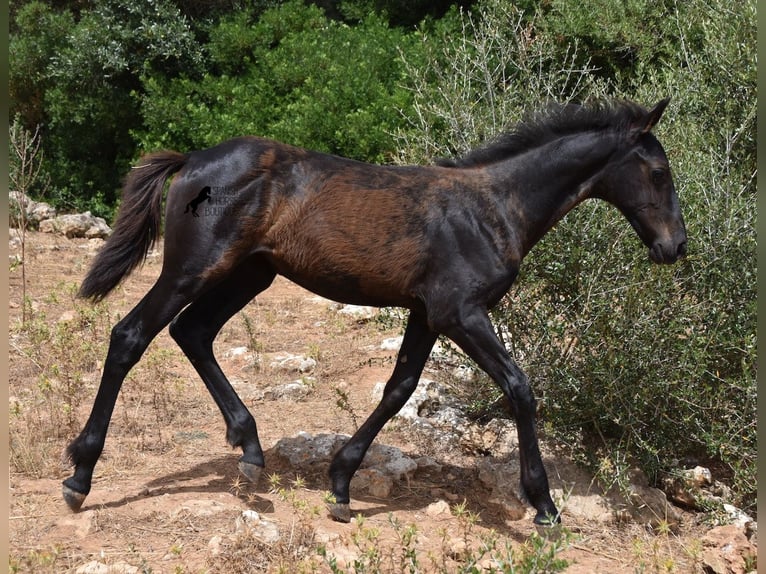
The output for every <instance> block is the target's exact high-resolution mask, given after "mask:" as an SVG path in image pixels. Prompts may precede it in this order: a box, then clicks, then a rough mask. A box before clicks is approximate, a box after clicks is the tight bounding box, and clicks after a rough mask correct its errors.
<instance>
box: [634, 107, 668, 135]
mask: <svg viewBox="0 0 766 574" xmlns="http://www.w3.org/2000/svg"><path fill="white" fill-rule="evenodd" d="M669 102H670V98H665V99H664V100H660V101H659V102H658V103H657V105H656V106H654V108H652V109H651V110H650V111H648V112H646V114H645V115H644V116H643V117H642V118H640V119H638V120H636V122H635V123H634V124H633V125H632V126H631V128H630V132H629V134H630V139H631V140H632V141H634V142H635V141H636V140H638V138H639V137H640V136H642V135H643V134H647V133H649V132H650V131H652V128H653V127H654V126H656V125H657V122H659V121H660V118H661V117H662V112H664V111H665V108H666V107H667V106H668V103H669Z"/></svg>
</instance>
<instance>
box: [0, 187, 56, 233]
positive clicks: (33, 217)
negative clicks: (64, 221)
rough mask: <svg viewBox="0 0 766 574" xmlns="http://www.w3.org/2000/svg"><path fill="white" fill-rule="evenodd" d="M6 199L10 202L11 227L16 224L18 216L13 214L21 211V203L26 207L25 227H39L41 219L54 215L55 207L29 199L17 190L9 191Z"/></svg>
mask: <svg viewBox="0 0 766 574" xmlns="http://www.w3.org/2000/svg"><path fill="white" fill-rule="evenodd" d="M8 200H9V204H10V213H11V221H10V223H11V226H12V227H17V226H18V223H19V221H18V217H17V216H16V215H14V214H18V213H20V212H21V206H22V205H24V206H25V207H26V209H25V216H26V220H27V227H28V228H29V229H37V228H39V226H40V223H41V222H42V221H45V220H47V219H53V218H54V217H56V209H55V208H53V207H51V206H50V205H48V204H47V203H45V202H42V201H34V200H33V199H30V198H29V196H27V195H25V194H23V193H21V192H19V191H11V192H9V194H8Z"/></svg>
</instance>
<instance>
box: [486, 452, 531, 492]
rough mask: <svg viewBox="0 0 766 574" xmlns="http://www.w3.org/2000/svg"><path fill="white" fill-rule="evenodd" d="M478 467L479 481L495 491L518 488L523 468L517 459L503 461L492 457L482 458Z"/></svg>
mask: <svg viewBox="0 0 766 574" xmlns="http://www.w3.org/2000/svg"><path fill="white" fill-rule="evenodd" d="M477 467H478V471H479V481H480V482H481V483H482V484H483V485H484V486H486V487H487V488H489V489H491V490H493V491H495V490H502V491H513V490H515V489H516V488H518V485H519V481H520V479H521V470H520V468H519V462H518V461H517V460H513V461H510V462H507V463H502V462H497V461H495V460H493V459H491V458H481V459H479V461H478V462H477Z"/></svg>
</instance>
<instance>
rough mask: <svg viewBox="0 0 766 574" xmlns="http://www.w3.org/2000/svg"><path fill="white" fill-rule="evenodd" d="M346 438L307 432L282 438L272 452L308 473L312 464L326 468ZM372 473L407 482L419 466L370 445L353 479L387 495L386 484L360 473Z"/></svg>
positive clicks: (398, 453)
mask: <svg viewBox="0 0 766 574" xmlns="http://www.w3.org/2000/svg"><path fill="white" fill-rule="evenodd" d="M348 439H349V436H348V435H336V434H319V435H316V436H312V435H310V434H309V433H304V432H301V433H298V435H296V436H294V437H290V438H282V439H280V440H279V441H277V444H276V445H274V452H275V454H277V456H280V457H282V458H284V459H287V461H288V462H289V463H290V465H291V466H293V467H295V468H302V469H306V470H310V468H311V467H312V466H313V465H316V464H326V465H329V464H330V461H331V460H332V457H333V455H334V454H335V453H336V452H337V451H338V449H340V448H341V447H342V446H343V445H344V444H346V442H347V441H348ZM365 469H367V470H370V469H372V470H375V471H376V472H377V473H379V474H380V475H383V476H385V477H387V479H388V481H391V486H393V481H400V480H410V478H412V476H413V475H414V473H415V471H416V470H417V469H418V463H417V462H415V461H414V460H413V459H411V458H410V457H408V456H407V455H405V454H404V453H403V452H402V451H401V450H399V449H398V448H396V447H393V446H388V445H382V444H377V443H373V444H372V446H370V448H369V449H368V451H367V454H366V455H365V457H364V460H363V461H362V464H361V466H360V470H358V471H357V473H356V475H355V479H356V481H357V484H358V485H361V487H362V488H367V489H368V490H369V489H370V488H372V489H373V490H374V491H375V492H377V493H378V494H374V493H373V490H370V494H373V496H379V497H380V498H385V497H387V496H388V493H387V492H386V489H388V491H390V486H388V485H387V481H385V480H382V479H380V480H379V479H378V474H376V473H375V472H372V473H371V472H362V470H365Z"/></svg>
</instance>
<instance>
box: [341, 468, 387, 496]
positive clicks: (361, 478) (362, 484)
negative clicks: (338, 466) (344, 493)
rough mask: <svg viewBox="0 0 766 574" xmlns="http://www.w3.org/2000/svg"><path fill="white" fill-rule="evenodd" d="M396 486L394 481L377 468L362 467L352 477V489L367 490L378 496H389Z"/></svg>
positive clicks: (370, 493) (371, 494)
mask: <svg viewBox="0 0 766 574" xmlns="http://www.w3.org/2000/svg"><path fill="white" fill-rule="evenodd" d="M393 488H394V481H393V480H392V479H391V477H390V476H387V475H386V474H385V473H383V472H382V471H380V470H378V469H376V468H360V469H359V470H358V471H356V473H355V474H354V477H353V478H352V479H351V490H352V491H355V492H356V491H357V490H359V491H366V492H367V493H368V494H369V495H370V496H374V497H376V498H388V497H389V496H390V495H391V490H392V489H393Z"/></svg>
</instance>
